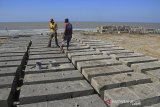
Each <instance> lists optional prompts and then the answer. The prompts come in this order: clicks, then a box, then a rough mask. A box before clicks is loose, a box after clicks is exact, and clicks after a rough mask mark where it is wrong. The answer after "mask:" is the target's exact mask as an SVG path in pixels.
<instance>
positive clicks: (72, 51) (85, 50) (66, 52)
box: [64, 49, 94, 55]
mask: <svg viewBox="0 0 160 107" xmlns="http://www.w3.org/2000/svg"><path fill="white" fill-rule="evenodd" d="M87 51H94V49H81V50H68V51H67V50H64V52H65V54H66V55H67V54H68V53H74V52H87Z"/></svg>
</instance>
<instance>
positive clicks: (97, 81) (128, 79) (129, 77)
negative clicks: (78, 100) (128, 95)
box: [91, 72, 151, 96]
mask: <svg viewBox="0 0 160 107" xmlns="http://www.w3.org/2000/svg"><path fill="white" fill-rule="evenodd" d="M149 82H151V78H150V77H149V76H147V75H145V74H143V73H135V72H130V73H121V74H115V75H108V76H99V77H94V78H92V79H91V85H92V86H93V87H94V89H95V90H96V91H97V92H98V93H100V94H101V95H102V96H103V94H104V93H103V91H104V90H108V89H112V88H118V87H127V86H132V85H136V84H144V83H149Z"/></svg>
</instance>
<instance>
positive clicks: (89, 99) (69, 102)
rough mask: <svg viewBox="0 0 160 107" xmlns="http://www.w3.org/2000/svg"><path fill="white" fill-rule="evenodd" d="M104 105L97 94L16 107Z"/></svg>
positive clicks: (96, 106)
mask: <svg viewBox="0 0 160 107" xmlns="http://www.w3.org/2000/svg"><path fill="white" fill-rule="evenodd" d="M48 106H49V107H75V106H76V107H106V105H105V104H104V102H103V101H102V100H101V99H100V98H99V96H98V95H97V94H94V95H89V96H83V97H76V98H69V99H64V100H58V101H48V102H40V103H33V104H26V105H18V106H17V107H48Z"/></svg>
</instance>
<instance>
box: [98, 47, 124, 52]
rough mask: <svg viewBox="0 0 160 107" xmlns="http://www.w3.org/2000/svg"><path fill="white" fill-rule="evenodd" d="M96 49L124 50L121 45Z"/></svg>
mask: <svg viewBox="0 0 160 107" xmlns="http://www.w3.org/2000/svg"><path fill="white" fill-rule="evenodd" d="M96 50H98V51H111V50H124V48H122V47H118V46H117V47H116V46H115V47H107V48H106V47H105V48H96Z"/></svg>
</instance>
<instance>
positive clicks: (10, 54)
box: [0, 53, 24, 57]
mask: <svg viewBox="0 0 160 107" xmlns="http://www.w3.org/2000/svg"><path fill="white" fill-rule="evenodd" d="M23 55H24V53H5V54H0V57H8V56H9V57H10V56H23Z"/></svg>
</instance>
